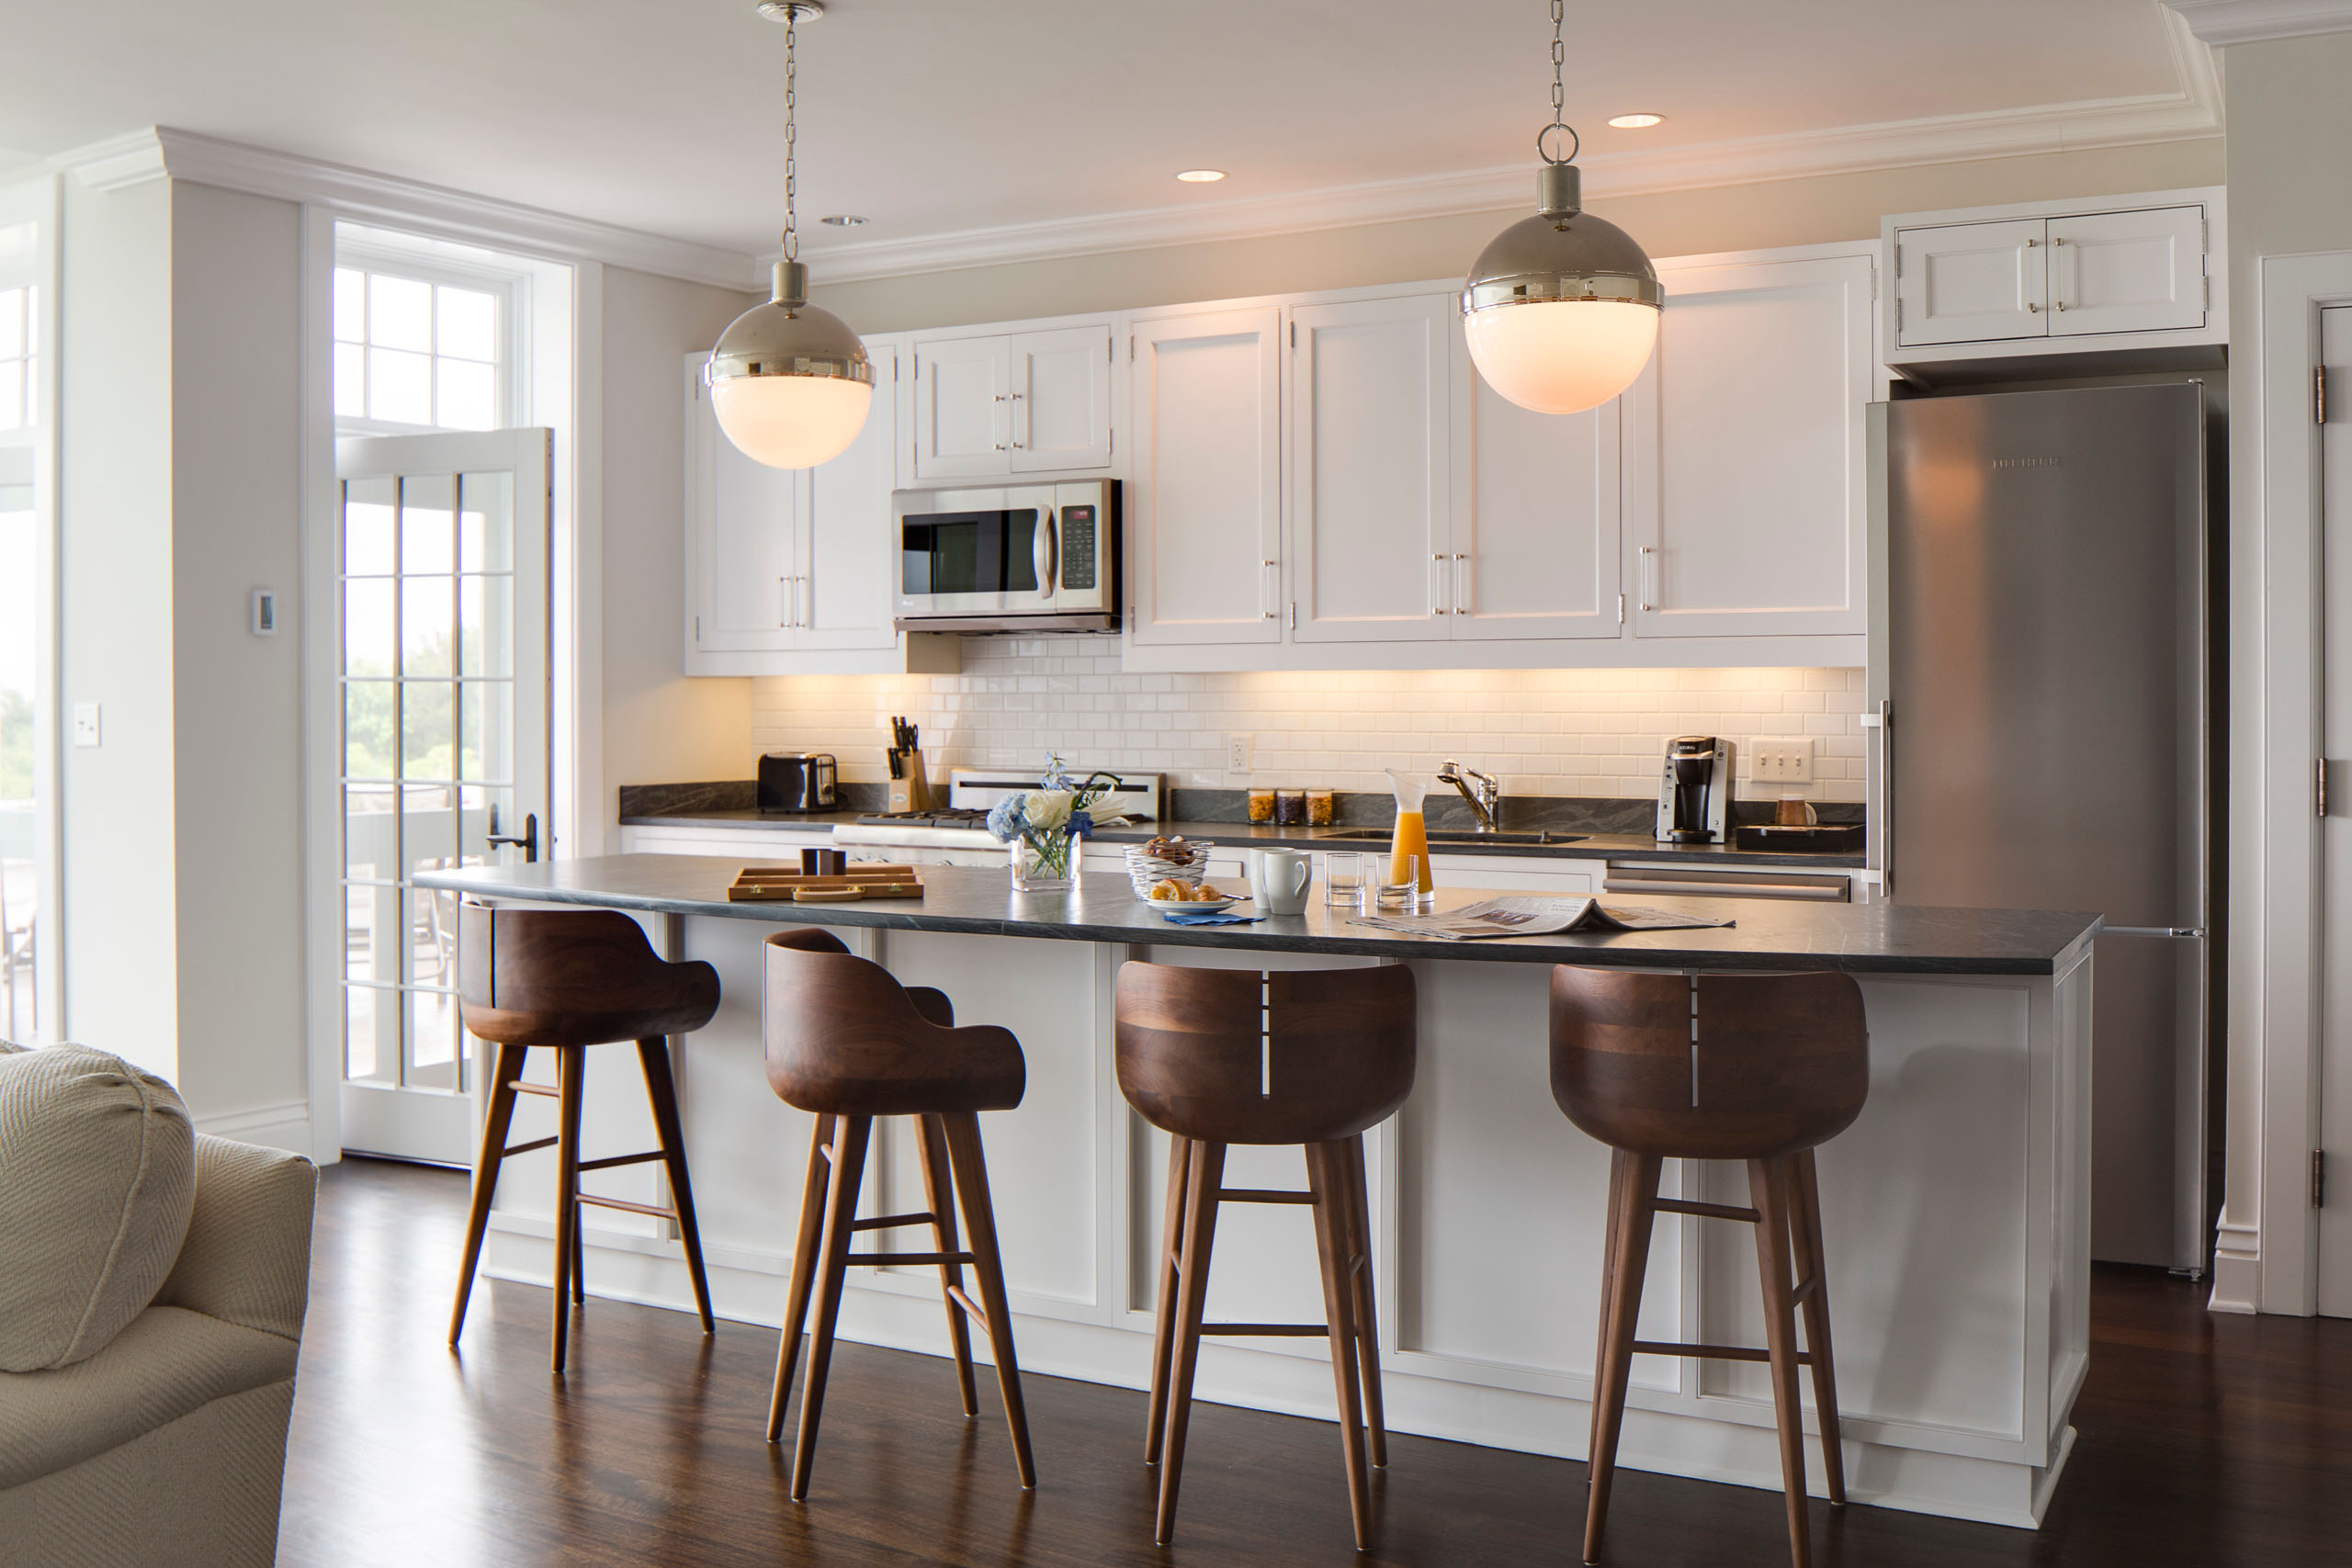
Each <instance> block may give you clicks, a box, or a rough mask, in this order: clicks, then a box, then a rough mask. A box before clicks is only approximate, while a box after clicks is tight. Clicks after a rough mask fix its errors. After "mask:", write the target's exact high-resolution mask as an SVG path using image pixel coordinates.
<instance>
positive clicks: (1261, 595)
mask: <svg viewBox="0 0 2352 1568" xmlns="http://www.w3.org/2000/svg"><path fill="white" fill-rule="evenodd" d="M1279 567H1280V563H1279V562H1276V561H1268V562H1267V563H1266V565H1265V568H1264V570H1262V571H1261V573H1260V575H1259V578H1258V606H1259V608H1261V610H1263V611H1264V612H1265V613H1266V619H1268V620H1270V621H1274V620H1280V619H1281V618H1282V613H1281V612H1280V611H1278V610H1276V609H1275V608H1274V600H1275V599H1276V597H1278V596H1279V595H1280V593H1281V592H1282V578H1281V574H1280V570H1279Z"/></svg>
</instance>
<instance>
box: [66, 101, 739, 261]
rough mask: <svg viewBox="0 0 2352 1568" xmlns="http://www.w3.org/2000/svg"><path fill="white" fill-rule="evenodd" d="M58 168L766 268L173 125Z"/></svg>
mask: <svg viewBox="0 0 2352 1568" xmlns="http://www.w3.org/2000/svg"><path fill="white" fill-rule="evenodd" d="M50 164H51V167H53V168H58V169H63V170H69V171H71V172H72V174H73V175H74V177H75V178H76V179H78V180H79V181H81V182H82V183H83V184H84V185H85V186H89V187H91V188H92V189H94V190H119V189H121V188H123V187H124V186H131V185H136V184H138V183H140V182H141V181H143V180H150V179H160V178H164V177H165V176H169V177H170V178H172V179H175V180H188V181H192V182H194V183H196V184H198V185H208V186H221V187H223V188H225V189H228V190H237V191H244V192H247V193H248V194H251V195H254V196H267V197H277V198H278V199H280V200H283V201H300V202H315V203H317V204H319V205H321V206H323V207H326V208H329V209H332V210H333V211H334V213H335V214H336V215H337V216H338V217H344V218H349V219H352V220H356V221H360V222H367V223H374V224H380V225H382V226H384V227H386V228H394V229H404V230H409V231H416V232H423V233H430V234H433V235H435V236H437V237H439V238H442V239H447V240H458V241H462V242H465V243H469V244H487V245H494V246H498V247H502V248H504V249H511V250H519V251H525V252H529V253H533V254H539V255H545V256H548V257H551V258H554V259H558V260H565V261H597V262H604V263H607V264H609V265H614V266H625V267H628V268H630V269H632V270H634V271H638V272H650V273H654V274H657V275H659V276H663V277H677V278H684V279H685V280H687V281H689V282H693V283H708V284H715V285H717V286H718V287H719V288H734V289H741V290H743V291H746V292H755V291H757V290H758V289H759V288H761V287H762V283H761V278H762V276H763V268H762V266H761V265H759V264H758V263H757V262H755V261H754V260H753V259H752V257H751V256H749V255H746V254H743V253H742V252H740V251H730V250H726V249H723V248H722V247H719V246H717V245H702V244H696V243H693V242H691V241H687V240H673V239H666V238H664V237H663V236H662V235H659V234H648V233H644V232H642V231H639V230H635V229H624V228H621V227H619V226H618V225H616V224H611V223H599V222H596V221H594V220H591V219H586V218H573V217H570V216H568V215H566V214H564V213H560V212H549V211H548V210H546V209H543V208H537V207H526V206H523V205H521V204H519V203H515V202H510V201H501V200H499V199H497V198H495V197H487V196H476V195H474V194H473V193H471V192H469V191H461V190H452V189H450V188H449V187H447V186H435V185H427V184H425V183H424V182H423V181H421V180H410V179H403V178H401V177H400V176H399V175H379V174H375V173H371V172H370V171H368V170H366V169H354V168H350V167H347V166H345V165H344V164H328V163H322V162H321V161H319V160H317V159H314V158H304V157H299V156H297V155H295V154H294V153H291V152H273V151H271V150H270V149H268V148H266V147H250V146H247V145H245V144H244V143H243V142H237V141H221V140H220V138H218V137H212V136H204V135H200V134H198V133H197V132H195V131H190V130H174V129H173V128H171V127H169V126H161V125H159V126H153V127H151V128H149V129H147V130H139V131H134V132H132V133H130V135H127V136H119V137H114V138H111V139H110V140H108V141H101V142H96V143H93V144H92V145H90V146H87V147H82V148H77V149H75V150H74V151H73V152H62V153H60V154H58V155H57V156H56V157H54V158H51V160H50Z"/></svg>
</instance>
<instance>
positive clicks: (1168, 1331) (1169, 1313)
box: [1143, 1133, 1193, 1464]
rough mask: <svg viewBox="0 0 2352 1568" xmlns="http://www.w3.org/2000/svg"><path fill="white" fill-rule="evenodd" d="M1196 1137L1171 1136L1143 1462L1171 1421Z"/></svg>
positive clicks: (1150, 1460) (1154, 1458)
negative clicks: (1171, 1369) (1188, 1177)
mask: <svg viewBox="0 0 2352 1568" xmlns="http://www.w3.org/2000/svg"><path fill="white" fill-rule="evenodd" d="M1192 1147H1193V1140H1192V1139H1190V1138H1180V1137H1178V1136H1176V1135H1175V1134H1172V1133H1171V1134H1169V1138H1168V1223H1167V1224H1166V1225H1165V1226H1164V1227H1162V1229H1161V1232H1160V1237H1159V1297H1158V1301H1157V1306H1156V1311H1157V1313H1158V1316H1157V1318H1156V1320H1155V1322H1154V1324H1153V1326H1152V1332H1151V1407H1150V1409H1149V1410H1148V1412H1147V1413H1146V1415H1145V1416H1144V1432H1143V1461H1144V1463H1146V1464H1158V1463H1159V1443H1160V1438H1162V1437H1163V1436H1165V1433H1164V1432H1163V1430H1162V1428H1163V1427H1165V1426H1166V1425H1167V1421H1168V1362H1169V1356H1170V1352H1171V1351H1172V1350H1173V1349H1174V1348H1175V1339H1176V1306H1177V1292H1178V1291H1179V1289H1180V1284H1181V1281H1180V1280H1179V1276H1178V1271H1177V1267H1176V1260H1177V1258H1179V1257H1180V1256H1182V1247H1183V1245H1184V1174H1185V1171H1186V1170H1187V1169H1188V1168H1189V1167H1190V1165H1191V1154H1192Z"/></svg>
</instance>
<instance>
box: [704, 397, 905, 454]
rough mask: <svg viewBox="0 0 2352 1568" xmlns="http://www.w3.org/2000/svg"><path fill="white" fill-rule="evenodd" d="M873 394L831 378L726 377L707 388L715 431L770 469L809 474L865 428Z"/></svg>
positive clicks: (844, 450)
mask: <svg viewBox="0 0 2352 1568" xmlns="http://www.w3.org/2000/svg"><path fill="white" fill-rule="evenodd" d="M873 401H874V389H873V388H872V387H870V386H868V385H867V384H866V383H865V382H863V381H852V380H848V379H845V378H841V377H837V376H729V377H723V378H716V379H714V380H713V381H712V382H711V384H710V406H711V408H712V410H713V411H714V412H717V414H718V428H719V429H721V430H723V431H725V432H726V433H727V439H728V440H729V441H732V442H733V443H735V445H736V446H738V447H740V448H741V450H742V453H743V455H744V456H745V457H749V458H751V459H752V461H754V462H758V463H765V464H766V465H767V466H768V467H769V468H815V467H816V466H817V465H818V464H820V463H822V462H826V461H829V460H831V458H834V457H840V456H841V455H842V453H843V452H846V451H848V450H849V445H850V443H851V442H853V441H854V440H856V439H857V433H858V432H859V431H860V430H862V429H864V428H865V413H866V410H867V408H868V407H869V406H870V405H871V404H872V403H873Z"/></svg>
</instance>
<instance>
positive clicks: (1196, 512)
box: [1125, 307, 1283, 647]
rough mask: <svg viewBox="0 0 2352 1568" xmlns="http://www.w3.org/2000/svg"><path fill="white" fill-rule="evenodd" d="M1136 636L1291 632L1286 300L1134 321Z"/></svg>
mask: <svg viewBox="0 0 2352 1568" xmlns="http://www.w3.org/2000/svg"><path fill="white" fill-rule="evenodd" d="M1130 327H1131V331H1132V333H1133V340H1134V344H1135V349H1134V364H1133V367H1132V368H1131V371H1130V379H1129V395H1128V402H1129V410H1128V424H1129V433H1130V434H1131V435H1132V437H1133V439H1134V446H1133V447H1132V449H1131V452H1130V456H1129V458H1128V468H1127V473H1128V478H1127V486H1126V491H1125V505H1126V518H1125V528H1126V547H1127V573H1128V593H1129V596H1130V605H1129V615H1128V621H1127V625H1128V635H1129V637H1132V638H1133V639H1134V641H1136V643H1138V644H1140V645H1143V646H1146V647H1150V646H1154V645H1183V644H1190V645H1201V644H1218V643H1261V642H1280V641H1281V640H1282V621H1281V619H1280V611H1279V609H1278V601H1279V600H1280V598H1281V593H1282V582H1281V578H1282V554H1281V547H1282V500H1283V497H1282V359H1281V354H1280V349H1279V347H1278V343H1279V340H1280V336H1281V333H1282V312H1281V310H1277V309H1274V308H1272V307H1269V308H1267V309H1264V310H1221V311H1212V312H1208V313H1205V314H1201V315H1180V316H1159V317H1146V318H1141V319H1137V320H1136V321H1133V322H1131V323H1130Z"/></svg>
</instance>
